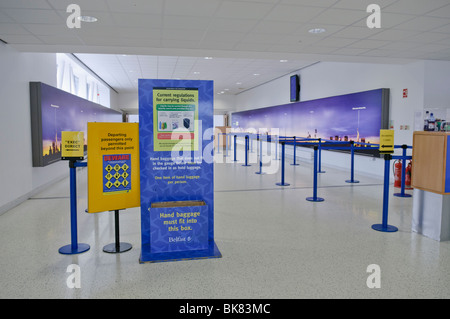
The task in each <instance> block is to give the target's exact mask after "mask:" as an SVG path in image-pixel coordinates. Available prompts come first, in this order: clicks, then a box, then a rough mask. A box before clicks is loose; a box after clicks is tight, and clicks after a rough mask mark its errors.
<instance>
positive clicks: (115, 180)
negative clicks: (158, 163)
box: [87, 123, 140, 213]
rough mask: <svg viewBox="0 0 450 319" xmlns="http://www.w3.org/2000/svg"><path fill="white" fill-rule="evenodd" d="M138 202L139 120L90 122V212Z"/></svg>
mask: <svg viewBox="0 0 450 319" xmlns="http://www.w3.org/2000/svg"><path fill="white" fill-rule="evenodd" d="M138 206H140V180H139V124H138V123H88V209H87V210H88V212H89V213H97V212H104V211H111V210H119V209H125V208H132V207H138Z"/></svg>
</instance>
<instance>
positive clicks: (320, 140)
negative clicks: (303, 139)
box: [317, 138, 325, 173]
mask: <svg viewBox="0 0 450 319" xmlns="http://www.w3.org/2000/svg"><path fill="white" fill-rule="evenodd" d="M317 173H325V171H322V139H321V138H319V170H318V171H317Z"/></svg>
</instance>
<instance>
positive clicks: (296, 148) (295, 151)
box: [291, 136, 299, 166]
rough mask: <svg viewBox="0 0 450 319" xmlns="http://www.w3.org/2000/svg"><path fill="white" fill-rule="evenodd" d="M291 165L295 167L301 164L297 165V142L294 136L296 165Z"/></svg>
mask: <svg viewBox="0 0 450 319" xmlns="http://www.w3.org/2000/svg"><path fill="white" fill-rule="evenodd" d="M291 165H293V166H297V165H299V164H297V141H296V138H295V136H294V163H292V164H291Z"/></svg>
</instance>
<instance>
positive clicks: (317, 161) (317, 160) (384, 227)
mask: <svg viewBox="0 0 450 319" xmlns="http://www.w3.org/2000/svg"><path fill="white" fill-rule="evenodd" d="M221 134H224V135H228V134H227V133H221ZM241 135H244V137H245V148H244V149H245V164H244V165H242V166H251V165H250V164H248V150H249V134H245V133H241ZM219 136H220V135H219ZM256 137H257V139H258V140H259V171H258V172H256V173H255V174H260V175H262V174H264V173H263V172H262V138H261V137H260V135H259V134H256ZM268 138H270V140H273V139H272V137H271V136H269V135H268ZM280 138H281V139H282V141H281V142H280ZM236 139H237V134H234V161H237V159H236V149H237V147H236ZM219 140H220V139H219ZM251 140H253V139H251ZM274 141H275V160H277V159H278V158H277V154H278V149H277V146H278V144H279V143H280V144H281V182H280V183H276V185H278V186H289V185H290V184H289V183H286V181H285V145H286V143H287V142H289V141H290V138H289V137H278V138H275V139H274ZM314 141H317V142H314ZM329 142H332V143H333V144H334V145H333V146H332V147H330V146H327V145H326V143H327V141H322V139H321V138H317V139H316V138H314V139H313V138H301V139H300V140H298V138H297V137H296V136H294V137H293V146H294V161H293V164H291V165H299V164H297V163H296V148H297V146H301V145H304V146H312V145H314V144H317V145H314V146H313V147H314V165H313V196H312V197H307V198H306V200H308V201H311V202H323V201H324V199H323V198H322V197H318V196H317V174H318V173H325V171H322V169H321V151H322V150H327V149H341V150H344V149H345V150H350V158H351V160H350V161H351V162H350V179H349V180H346V181H345V182H346V183H359V181H357V180H355V179H354V165H355V149H357V148H358V147H356V146H355V142H354V141H329ZM226 143H227V146H226V147H227V154H228V140H227V142H226ZM323 143H324V146H322V144H323ZM336 144H346V145H347V144H350V146H335V145H336ZM357 144H358V145H361V146H359V147H362V146H363V145H365V146H369V147H378V145H377V144H369V143H363V142H357ZM218 145H219V152H218V153H220V143H219V144H218ZM394 147H395V148H402V149H403V154H402V155H401V156H394V155H391V154H384V161H385V167H384V184H383V216H382V223H381V224H374V225H372V229H374V230H377V231H382V232H395V231H397V230H398V228H397V227H395V226H392V225H389V224H388V207H389V179H390V178H389V177H390V161H391V159H398V160H402V181H401V192H400V193H396V194H394V195H395V196H398V197H411V195H409V194H406V193H405V176H406V160H408V159H412V156H407V155H406V150H407V149H412V146H407V145H401V146H394ZM364 148H365V149H367V147H364Z"/></svg>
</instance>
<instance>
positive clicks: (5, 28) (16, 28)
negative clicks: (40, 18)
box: [0, 22, 30, 35]
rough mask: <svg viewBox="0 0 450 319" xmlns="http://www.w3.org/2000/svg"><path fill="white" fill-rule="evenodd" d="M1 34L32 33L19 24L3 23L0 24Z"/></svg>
mask: <svg viewBox="0 0 450 319" xmlns="http://www.w3.org/2000/svg"><path fill="white" fill-rule="evenodd" d="M1 34H27V35H29V34H30V32H28V30H27V29H26V28H24V27H22V26H21V25H20V24H17V23H1V22H0V35H1Z"/></svg>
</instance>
